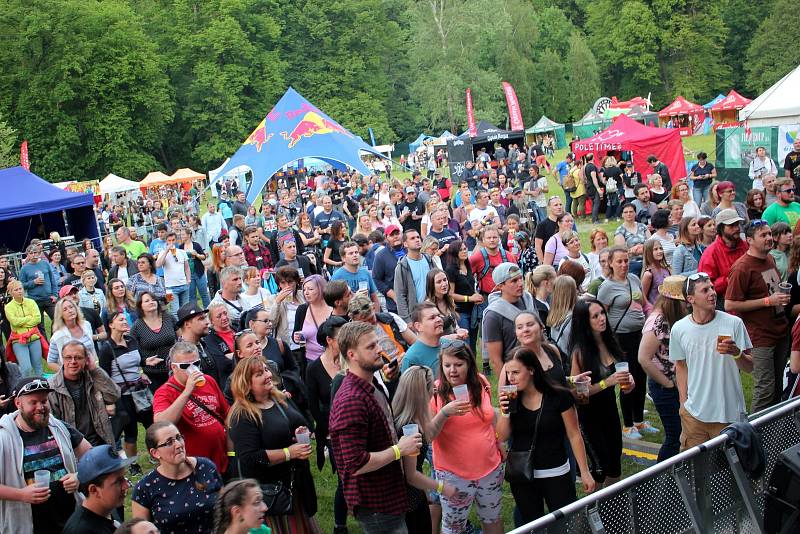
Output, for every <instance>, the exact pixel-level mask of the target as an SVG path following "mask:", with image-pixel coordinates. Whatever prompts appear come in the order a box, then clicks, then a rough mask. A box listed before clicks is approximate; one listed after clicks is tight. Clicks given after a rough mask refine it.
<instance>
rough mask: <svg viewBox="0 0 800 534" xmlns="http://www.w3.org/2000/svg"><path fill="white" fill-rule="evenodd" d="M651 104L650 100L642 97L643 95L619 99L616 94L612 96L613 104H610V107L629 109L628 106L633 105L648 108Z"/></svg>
mask: <svg viewBox="0 0 800 534" xmlns="http://www.w3.org/2000/svg"><path fill="white" fill-rule="evenodd" d="M649 105H650V102H648V101H647V99H646V98H642V97H641V96H635V97H633V98H631V99H630V100H623V101H619V100H617V97H616V96H612V97H611V104H609V105H608V107H609V108H611V109H615V108H622V109H628V108H632V107H633V106H640V107H642V108H645V109H647V106H649Z"/></svg>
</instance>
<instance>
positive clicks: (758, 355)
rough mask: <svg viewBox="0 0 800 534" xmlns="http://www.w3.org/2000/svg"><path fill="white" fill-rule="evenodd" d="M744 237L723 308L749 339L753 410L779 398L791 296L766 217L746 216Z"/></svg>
mask: <svg viewBox="0 0 800 534" xmlns="http://www.w3.org/2000/svg"><path fill="white" fill-rule="evenodd" d="M745 237H746V239H747V244H748V246H749V248H748V250H747V253H746V254H745V255H743V256H742V257H741V258H739V259H738V260H736V263H734V264H733V266H732V267H731V271H730V275H729V277H728V278H729V281H728V289H727V292H726V293H725V311H727V312H729V313H734V314H736V315H738V316H739V317H740V318H741V319H742V320H743V321H744V323H745V325H746V326H747V333H748V334H749V335H750V339H751V340H752V342H753V351H752V354H753V405H752V411H753V412H758V411H760V410H763V409H764V408H768V407H769V406H772V405H773V404H776V403H778V402H779V401H780V398H781V390H782V376H783V375H782V371H783V368H784V366H785V365H786V358H787V357H788V355H789V336H788V331H787V330H788V328H789V322H788V320H787V318H786V312H785V306H786V305H787V304H789V300H790V297H789V293H788V292H787V293H783V292H782V291H781V290H780V288H779V287H778V285H779V284H780V283H781V275H780V273H779V272H778V267H777V266H776V264H775V259H774V258H773V257H772V255H771V254H770V253H769V251H770V250H772V245H773V239H772V231H771V230H770V228H769V225H768V224H767V222H766V221H764V220H763V219H755V220H753V221H750V222H749V223H748V224H747V226H745Z"/></svg>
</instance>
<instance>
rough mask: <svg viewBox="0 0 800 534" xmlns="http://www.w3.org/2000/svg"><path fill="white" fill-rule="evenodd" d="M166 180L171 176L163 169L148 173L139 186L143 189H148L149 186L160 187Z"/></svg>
mask: <svg viewBox="0 0 800 534" xmlns="http://www.w3.org/2000/svg"><path fill="white" fill-rule="evenodd" d="M165 180H169V176H167V175H166V174H164V173H163V172H161V171H153V172H150V173H147V176H145V177H144V178H143V179H142V181H141V182H139V187H140V188H141V189H147V188H148V187H158V186H159V185H162V184H163V183H164V181H165Z"/></svg>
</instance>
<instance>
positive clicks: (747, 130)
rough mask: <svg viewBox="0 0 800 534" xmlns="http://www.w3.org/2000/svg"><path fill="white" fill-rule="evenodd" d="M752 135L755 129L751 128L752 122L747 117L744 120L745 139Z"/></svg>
mask: <svg viewBox="0 0 800 534" xmlns="http://www.w3.org/2000/svg"><path fill="white" fill-rule="evenodd" d="M752 135H753V130H751V129H750V122H749V121H748V120H747V119H745V121H744V138H745V139H750V137H751V136H752Z"/></svg>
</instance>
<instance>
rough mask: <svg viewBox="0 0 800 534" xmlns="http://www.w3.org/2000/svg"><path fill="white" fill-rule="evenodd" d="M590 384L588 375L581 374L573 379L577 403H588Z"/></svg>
mask: <svg viewBox="0 0 800 534" xmlns="http://www.w3.org/2000/svg"><path fill="white" fill-rule="evenodd" d="M591 384H592V381H591V379H590V378H589V377H588V376H582V377H580V378H578V379H576V380H575V393H576V395H577V401H578V404H589V386H590V385H591Z"/></svg>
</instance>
